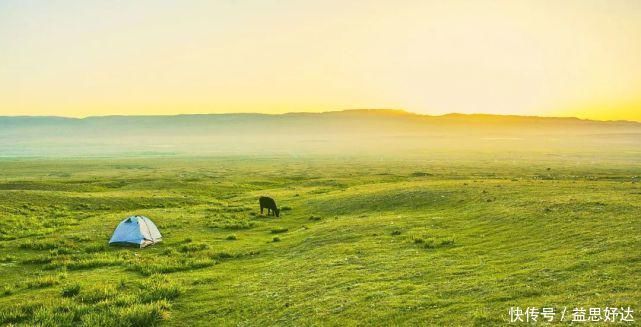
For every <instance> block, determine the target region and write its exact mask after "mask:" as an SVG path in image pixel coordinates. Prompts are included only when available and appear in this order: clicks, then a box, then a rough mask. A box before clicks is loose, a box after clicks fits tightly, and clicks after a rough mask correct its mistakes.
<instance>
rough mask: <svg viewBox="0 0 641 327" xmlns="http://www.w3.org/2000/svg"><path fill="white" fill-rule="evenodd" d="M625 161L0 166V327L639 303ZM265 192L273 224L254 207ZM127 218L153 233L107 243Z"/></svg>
mask: <svg viewBox="0 0 641 327" xmlns="http://www.w3.org/2000/svg"><path fill="white" fill-rule="evenodd" d="M586 158H587V159H586ZM640 159H641V158H639V154H630V155H629V156H628V157H625V158H608V157H603V158H600V159H599V160H596V159H595V158H594V156H592V155H587V156H586V157H581V158H577V157H557V156H553V157H540V156H537V157H532V158H528V157H523V158H512V160H495V158H494V157H492V156H483V157H479V158H467V159H461V158H459V159H457V160H449V161H448V160H436V159H425V158H423V159H421V158H413V159H403V160H401V159H393V158H365V157H361V158H327V157H326V158H322V157H310V158H269V157H219V158H183V159H179V158H122V159H56V160H46V159H2V160H0V172H1V174H0V217H1V219H0V276H2V277H1V279H0V325H5V324H16V325H35V324H39V325H43V326H54V325H87V326H89V325H91V326H96V325H114V326H117V325H123V326H147V325H154V324H162V325H169V326H171V325H175V326H183V325H184V326H187V325H189V326H192V325H203V326H205V325H210V326H211V325H213V326H222V325H236V326H256V325H285V326H288V325H336V326H338V325H341V326H343V325H364V324H370V325H455V326H456V325H502V324H506V323H507V322H508V315H507V312H508V309H509V308H510V307H511V306H521V307H527V306H537V307H543V306H549V307H557V308H559V307H564V306H567V307H569V308H573V307H580V306H583V307H592V306H596V307H604V306H626V307H627V306H631V307H633V308H635V309H637V310H638V309H641V306H640V305H641V300H640V299H641V284H640V283H639V276H641V251H639V249H641V216H640V213H641V184H640V183H639V182H640V181H641V180H640V177H639V176H641V166H640V165H639V164H638V163H639V162H640V161H639V160H640ZM263 194H268V195H271V196H273V197H274V198H275V199H276V200H277V202H278V204H279V205H280V206H281V207H282V209H283V211H282V215H281V217H280V218H275V217H266V216H261V215H259V213H258V203H257V198H258V196H260V195H263ZM132 214H140V215H146V216H148V217H150V218H151V219H152V220H153V221H154V222H156V224H157V225H158V226H159V228H160V230H161V232H162V234H163V236H164V242H163V243H160V244H157V245H154V246H151V247H148V248H145V249H137V248H122V247H109V246H107V242H108V240H109V237H110V236H111V233H112V231H113V229H114V228H115V227H116V225H117V224H118V222H120V221H121V220H122V219H124V218H125V217H126V216H128V215H132Z"/></svg>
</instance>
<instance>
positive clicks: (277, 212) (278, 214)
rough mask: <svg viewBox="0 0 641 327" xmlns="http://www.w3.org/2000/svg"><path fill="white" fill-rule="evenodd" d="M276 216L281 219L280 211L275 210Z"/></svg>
mask: <svg viewBox="0 0 641 327" xmlns="http://www.w3.org/2000/svg"><path fill="white" fill-rule="evenodd" d="M274 214H276V217H280V209H278V208H276V209H274Z"/></svg>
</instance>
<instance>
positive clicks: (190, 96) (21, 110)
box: [0, 0, 641, 121]
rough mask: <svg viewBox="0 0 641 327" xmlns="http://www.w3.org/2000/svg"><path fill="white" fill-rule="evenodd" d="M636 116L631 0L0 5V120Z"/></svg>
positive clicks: (638, 48) (638, 32) (638, 60)
mask: <svg viewBox="0 0 641 327" xmlns="http://www.w3.org/2000/svg"><path fill="white" fill-rule="evenodd" d="M349 108H404V109H406V110H409V111H414V112H419V113H427V114H442V113H449V112H463V113H496V114H518V115H548V116H549V115H553V116H559V115H561V116H567V115H573V116H580V117H582V118H595V119H631V120H639V121H641V1H636V0H627V1H626V0H564V1H556V0H555V1H551V0H535V1H521V0H505V1H481V0H479V1H469V0H452V1H427V0H421V1H409V0H400V1H391V0H387V1H375V0H371V1H336V0H323V1H301V0H298V1H294V0H279V1H277V0H253V1H250V0H229V1H222V0H221V1H195V0H194V1H185V0H183V1H178V0H175V1H156V0H137V1H130V0H122V1H117V0H110V1H89V0H84V1H71V0H68V1H44V0H42V1H34V0H5V1H1V2H0V115H60V116H89V115H108V114H176V113H210V112H212V113H215V112H267V113H279V112H289V111H326V110H337V109H349Z"/></svg>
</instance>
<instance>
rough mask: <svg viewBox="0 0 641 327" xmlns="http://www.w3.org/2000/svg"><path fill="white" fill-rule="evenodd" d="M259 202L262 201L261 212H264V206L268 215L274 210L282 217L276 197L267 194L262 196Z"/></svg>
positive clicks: (277, 215)
mask: <svg viewBox="0 0 641 327" xmlns="http://www.w3.org/2000/svg"><path fill="white" fill-rule="evenodd" d="M258 202H259V203H260V214H261V215H262V214H263V208H267V215H268V216H269V214H270V213H271V212H273V213H274V214H275V215H276V217H280V209H278V207H276V201H274V199H272V198H270V197H267V196H261V197H260V199H258Z"/></svg>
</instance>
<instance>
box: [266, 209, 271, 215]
mask: <svg viewBox="0 0 641 327" xmlns="http://www.w3.org/2000/svg"><path fill="white" fill-rule="evenodd" d="M267 215H268V216H271V215H272V209H270V208H267Z"/></svg>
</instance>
